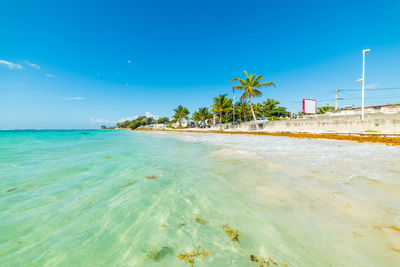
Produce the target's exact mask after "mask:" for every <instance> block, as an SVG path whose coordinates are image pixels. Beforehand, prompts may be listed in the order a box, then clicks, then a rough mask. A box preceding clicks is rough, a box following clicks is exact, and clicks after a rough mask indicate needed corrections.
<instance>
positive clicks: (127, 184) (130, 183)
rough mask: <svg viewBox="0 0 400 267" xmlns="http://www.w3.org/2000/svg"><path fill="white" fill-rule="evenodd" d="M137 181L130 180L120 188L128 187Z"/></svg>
mask: <svg viewBox="0 0 400 267" xmlns="http://www.w3.org/2000/svg"><path fill="white" fill-rule="evenodd" d="M135 183H136V181H132V182H128V183H126V184H124V185H121V186H120V188H124V187H127V186H129V185H134V184H135Z"/></svg>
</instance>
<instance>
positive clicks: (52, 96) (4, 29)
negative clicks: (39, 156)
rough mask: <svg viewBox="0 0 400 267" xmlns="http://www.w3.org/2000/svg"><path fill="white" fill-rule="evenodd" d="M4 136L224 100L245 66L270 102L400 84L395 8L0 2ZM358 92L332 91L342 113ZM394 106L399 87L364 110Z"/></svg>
mask: <svg viewBox="0 0 400 267" xmlns="http://www.w3.org/2000/svg"><path fill="white" fill-rule="evenodd" d="M0 10H2V15H1V16H0V25H1V28H0V96H1V97H0V114H1V115H0V129H14V128H19V129H24V128H98V127H99V126H100V125H101V124H112V122H116V121H118V120H121V119H123V118H132V117H134V116H138V115H144V114H145V113H146V112H148V113H150V114H154V115H157V116H171V115H172V113H173V111H172V110H173V108H175V107H176V106H178V105H179V104H182V105H184V106H187V107H188V108H189V110H190V111H193V110H194V109H197V108H198V107H200V106H209V105H211V103H212V97H213V96H216V95H218V94H222V93H228V94H230V95H231V86H232V85H231V83H230V80H231V79H232V78H234V77H240V76H241V75H243V74H242V71H243V70H247V71H248V72H250V73H256V74H262V75H264V76H265V81H272V82H274V83H276V85H277V87H276V88H267V89H265V90H263V97H261V98H259V99H256V102H261V101H265V99H267V98H274V99H277V100H279V101H281V103H282V105H284V106H286V107H288V109H290V106H291V103H292V102H294V108H295V111H299V110H300V108H301V107H300V101H301V99H302V98H312V99H317V100H319V102H318V103H319V105H322V104H324V103H327V102H328V103H330V104H332V105H333V104H334V90H335V89H360V84H358V83H357V82H356V80H357V79H359V78H360V77H361V66H362V54H361V50H362V49H365V48H370V49H371V52H370V53H368V54H367V65H366V68H367V69H366V84H367V85H368V87H369V88H387V87H400V75H399V73H400V30H399V29H400V19H399V17H398V14H399V13H400V1H395V0H393V1H386V0H381V1H368V0H365V1H338V0H337V1H266V0H265V1H232V0H230V1H216V0H214V1H206V0H202V1H187V0H186V1H175V0H171V1H101V0H99V1H73V0H70V1H61V0H60V1H18V0H12V1H11V0H8V1H1V3H0ZM360 94H361V92H357V91H349V92H343V93H342V92H340V93H339V97H343V98H346V99H344V100H341V101H339V105H340V106H344V105H349V104H355V105H359V104H360V102H361V100H360V99H358V97H359V96H360ZM393 102H400V90H389V91H370V92H367V99H366V104H367V105H369V104H386V103H393Z"/></svg>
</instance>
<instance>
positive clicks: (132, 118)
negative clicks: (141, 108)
mask: <svg viewBox="0 0 400 267" xmlns="http://www.w3.org/2000/svg"><path fill="white" fill-rule="evenodd" d="M137 117H139V116H136V115H134V116H132V117H130V118H129V117H128V118H122V119H119V120H118V122H124V121H131V120H134V119H136V118H137Z"/></svg>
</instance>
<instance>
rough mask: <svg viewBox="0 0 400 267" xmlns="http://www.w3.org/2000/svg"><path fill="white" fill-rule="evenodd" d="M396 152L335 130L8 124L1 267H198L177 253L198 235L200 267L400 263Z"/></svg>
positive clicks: (0, 209) (0, 160)
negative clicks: (321, 136) (279, 133)
mask: <svg viewBox="0 0 400 267" xmlns="http://www.w3.org/2000/svg"><path fill="white" fill-rule="evenodd" d="M399 160H400V149H399V148H398V147H389V146H384V145H376V144H358V143H350V142H343V141H331V140H302V139H291V138H285V137H269V136H249V135H218V134H198V133H137V132H125V131H3V132H0V266H23V265H30V266H54V265H62V266H77V265H78V266H79V265H80V266H153V265H155V266H189V265H187V264H185V263H184V262H183V261H180V260H179V259H178V258H177V256H178V254H179V253H180V252H182V251H186V252H189V251H192V250H194V249H195V248H196V247H197V246H199V245H200V246H201V247H203V248H204V249H206V250H209V251H210V252H211V255H209V256H208V257H206V259H205V260H204V262H202V261H201V260H196V261H195V264H196V266H256V265H255V264H254V263H251V262H250V260H249V257H250V255H251V254H254V255H257V256H262V257H264V258H268V257H271V258H272V259H273V260H274V261H275V262H277V263H278V264H279V266H284V264H288V265H289V266H396V265H397V264H398V262H400V164H399ZM13 189H14V190H13ZM7 191H8V192H7ZM225 223H227V224H229V226H231V227H233V228H237V229H238V230H239V231H240V232H241V233H242V234H243V237H240V238H239V241H240V242H235V241H232V238H231V237H229V236H228V235H227V234H226V233H225V231H224V230H225V229H224V228H223V225H224V224H225Z"/></svg>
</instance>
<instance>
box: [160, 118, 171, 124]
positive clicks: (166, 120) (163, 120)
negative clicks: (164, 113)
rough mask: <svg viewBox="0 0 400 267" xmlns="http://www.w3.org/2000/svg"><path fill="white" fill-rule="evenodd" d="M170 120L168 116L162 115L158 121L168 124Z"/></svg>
mask: <svg viewBox="0 0 400 267" xmlns="http://www.w3.org/2000/svg"><path fill="white" fill-rule="evenodd" d="M168 122H169V118H168V117H162V118H159V119H158V120H157V123H158V124H166V123H168Z"/></svg>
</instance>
